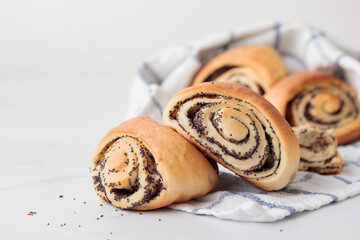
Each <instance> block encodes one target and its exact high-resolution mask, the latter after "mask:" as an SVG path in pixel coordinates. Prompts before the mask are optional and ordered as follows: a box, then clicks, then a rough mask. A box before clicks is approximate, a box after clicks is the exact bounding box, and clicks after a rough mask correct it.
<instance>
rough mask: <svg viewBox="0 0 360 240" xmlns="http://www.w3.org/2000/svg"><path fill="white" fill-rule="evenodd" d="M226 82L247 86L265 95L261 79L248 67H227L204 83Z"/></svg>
mask: <svg viewBox="0 0 360 240" xmlns="http://www.w3.org/2000/svg"><path fill="white" fill-rule="evenodd" d="M210 81H211V82H226V83H236V84H240V85H242V86H245V87H247V88H249V89H251V90H253V91H254V92H257V93H259V94H264V93H265V90H267V89H266V86H265V85H264V84H263V83H262V81H261V79H260V77H259V76H258V75H257V74H256V73H255V72H254V71H253V70H252V69H251V68H249V67H246V66H225V67H222V68H219V69H217V70H215V71H214V72H213V73H212V74H211V75H210V76H209V77H207V79H206V80H205V81H204V82H210Z"/></svg>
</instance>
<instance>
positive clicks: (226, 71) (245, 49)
mask: <svg viewBox="0 0 360 240" xmlns="http://www.w3.org/2000/svg"><path fill="white" fill-rule="evenodd" d="M286 74H287V71H286V68H285V65H284V64H283V62H282V60H281V58H280V56H279V54H278V53H277V52H276V50H275V49H273V48H272V47H270V46H266V45H249V46H240V47H235V48H232V49H229V50H227V51H225V52H223V53H221V54H219V55H218V56H216V57H214V58H213V59H212V60H211V61H209V62H208V63H207V64H206V65H205V66H204V67H203V68H202V69H201V70H200V72H199V73H198V74H197V76H196V77H195V79H194V81H193V84H192V85H197V84H200V83H203V82H225V83H235V84H240V85H242V86H245V87H247V88H249V89H251V90H253V91H254V92H257V93H259V94H261V95H262V94H264V93H265V92H266V91H268V89H269V88H270V87H271V86H272V85H274V84H275V83H276V82H277V81H279V80H280V79H281V78H283V77H284V76H286Z"/></svg>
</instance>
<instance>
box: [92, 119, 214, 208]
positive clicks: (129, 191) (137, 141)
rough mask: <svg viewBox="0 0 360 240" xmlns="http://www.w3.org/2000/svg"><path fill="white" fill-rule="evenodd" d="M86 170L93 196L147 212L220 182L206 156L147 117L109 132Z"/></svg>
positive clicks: (193, 196) (197, 195)
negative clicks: (90, 181)
mask: <svg viewBox="0 0 360 240" xmlns="http://www.w3.org/2000/svg"><path fill="white" fill-rule="evenodd" d="M90 172H91V175H92V178H93V182H94V189H95V191H96V193H97V194H98V195H99V196H100V197H101V198H102V199H104V200H105V201H109V202H111V203H112V204H113V205H114V206H116V207H119V208H122V209H135V210H150V209H155V208H160V207H163V206H167V205H170V204H172V203H178V202H185V201H187V200H190V199H193V198H196V197H200V196H202V195H204V194H206V193H208V192H209V191H211V190H212V189H213V188H214V187H216V185H217V184H218V182H219V179H218V174H217V171H216V170H215V169H214V167H213V166H212V165H211V164H210V163H209V162H208V160H207V159H206V158H205V157H204V155H202V154H201V153H200V152H199V151H198V150H197V149H196V148H195V147H194V146H192V145H191V144H190V143H189V142H187V141H186V140H185V139H184V138H183V137H182V136H181V135H180V134H178V133H176V132H175V131H174V130H172V129H170V128H168V127H166V126H164V125H161V124H159V123H157V122H155V121H154V120H152V119H150V118H148V117H138V118H134V119H131V120H129V121H126V122H124V123H122V124H120V125H119V126H118V127H116V128H114V129H112V130H111V131H110V132H109V133H108V134H107V135H106V136H105V137H104V138H103V139H102V140H101V142H100V143H99V145H98V147H97V148H96V151H95V153H94V155H93V158H92V161H91V166H90Z"/></svg>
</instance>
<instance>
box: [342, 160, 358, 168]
mask: <svg viewBox="0 0 360 240" xmlns="http://www.w3.org/2000/svg"><path fill="white" fill-rule="evenodd" d="M348 164H351V165H354V166H356V167H360V163H358V162H355V161H348V160H346V161H344V166H347V165H348Z"/></svg>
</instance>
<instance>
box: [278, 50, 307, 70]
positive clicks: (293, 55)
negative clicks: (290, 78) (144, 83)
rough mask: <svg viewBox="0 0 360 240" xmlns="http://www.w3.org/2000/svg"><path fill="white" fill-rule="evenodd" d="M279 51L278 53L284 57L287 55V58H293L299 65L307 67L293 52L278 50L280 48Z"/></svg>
mask: <svg viewBox="0 0 360 240" xmlns="http://www.w3.org/2000/svg"><path fill="white" fill-rule="evenodd" d="M279 52H280V54H281V55H282V56H284V57H289V58H292V59H294V60H295V61H296V62H298V63H299V65H301V67H302V68H304V69H307V67H306V63H305V62H304V61H303V60H302V59H301V58H300V57H298V56H296V55H295V54H292V53H289V52H285V51H280V50H279Z"/></svg>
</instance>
